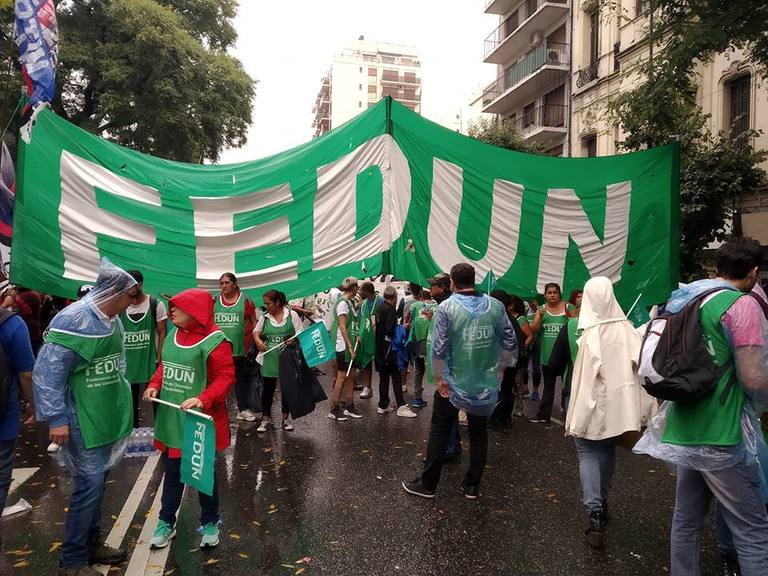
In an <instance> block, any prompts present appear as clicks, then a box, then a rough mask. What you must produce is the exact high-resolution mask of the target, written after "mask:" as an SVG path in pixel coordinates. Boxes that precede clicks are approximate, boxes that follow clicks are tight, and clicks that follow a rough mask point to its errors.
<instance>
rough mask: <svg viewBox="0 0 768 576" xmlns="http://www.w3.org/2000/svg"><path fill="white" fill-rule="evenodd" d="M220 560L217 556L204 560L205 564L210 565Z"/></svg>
mask: <svg viewBox="0 0 768 576" xmlns="http://www.w3.org/2000/svg"><path fill="white" fill-rule="evenodd" d="M219 562H221V560H218V559H217V558H208V560H206V561H205V565H206V566H210V565H211V564H218V563H219Z"/></svg>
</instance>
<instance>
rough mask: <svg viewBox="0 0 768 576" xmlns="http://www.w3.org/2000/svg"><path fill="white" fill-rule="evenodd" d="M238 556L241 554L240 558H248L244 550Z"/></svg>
mask: <svg viewBox="0 0 768 576" xmlns="http://www.w3.org/2000/svg"><path fill="white" fill-rule="evenodd" d="M238 556H240V558H248V554H243V553H242V552H240V553H239V554H238Z"/></svg>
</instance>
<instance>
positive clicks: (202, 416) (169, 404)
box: [150, 398, 213, 420]
mask: <svg viewBox="0 0 768 576" xmlns="http://www.w3.org/2000/svg"><path fill="white" fill-rule="evenodd" d="M150 400H152V402H157V403H158V404H165V405H166V406H170V407H171V408H176V410H181V411H182V412H189V413H190V414H194V415H195V416H199V417H200V418H205V419H206V420H213V416H209V415H208V414H203V413H202V412H198V411H197V410H185V409H184V408H182V407H181V405H179V404H174V403H173V402H168V401H167V400H160V398H150Z"/></svg>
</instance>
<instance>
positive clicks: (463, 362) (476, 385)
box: [402, 263, 517, 500]
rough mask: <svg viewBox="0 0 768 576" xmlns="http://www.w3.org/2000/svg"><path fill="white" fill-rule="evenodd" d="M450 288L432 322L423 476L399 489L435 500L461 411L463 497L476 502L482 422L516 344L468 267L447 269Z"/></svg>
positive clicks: (498, 307) (483, 448)
mask: <svg viewBox="0 0 768 576" xmlns="http://www.w3.org/2000/svg"><path fill="white" fill-rule="evenodd" d="M451 288H452V290H453V291H454V294H453V296H451V297H450V298H449V299H448V300H447V301H445V302H443V303H442V304H440V306H439V307H438V309H437V311H436V312H435V316H434V320H433V322H434V325H433V336H432V351H431V355H432V362H433V368H434V374H435V379H436V380H437V390H436V391H435V397H434V403H433V405H432V421H431V424H430V431H429V442H428V444H427V459H426V462H425V464H424V470H423V471H422V473H421V476H420V477H418V478H415V479H414V480H411V481H409V482H403V483H402V486H403V489H404V490H405V491H406V492H407V493H409V494H412V495H414V496H420V497H422V498H434V496H435V489H436V488H437V484H438V482H439V481H440V472H441V470H442V466H443V460H444V457H445V447H446V444H447V443H448V436H449V434H450V430H451V426H452V425H453V423H454V422H455V420H456V417H457V414H458V411H459V410H464V411H466V413H467V418H468V421H469V443H470V444H469V448H470V455H469V469H468V470H467V473H466V475H465V477H464V481H463V482H462V484H461V491H462V493H463V494H464V496H465V497H466V498H467V499H470V500H475V499H477V498H478V496H479V488H480V480H481V478H482V474H483V469H484V468H485V462H486V458H487V451H488V435H487V429H486V420H487V417H488V416H489V415H490V414H491V413H492V412H493V409H494V407H495V405H496V400H497V398H498V388H499V382H500V380H501V372H502V370H503V368H502V367H503V366H506V365H508V363H509V362H510V360H511V359H512V357H513V356H514V353H515V351H516V350H517V341H516V338H515V331H514V329H513V327H512V325H511V324H510V322H509V318H508V317H507V313H506V311H505V310H504V307H503V305H502V304H501V303H500V302H499V301H498V300H495V299H493V298H491V297H489V296H487V295H485V294H480V293H479V292H477V291H476V290H475V269H474V268H473V267H472V266H471V265H469V264H465V263H461V264H456V265H454V266H453V267H452V268H451Z"/></svg>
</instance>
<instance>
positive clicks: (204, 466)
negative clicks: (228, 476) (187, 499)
mask: <svg viewBox="0 0 768 576" xmlns="http://www.w3.org/2000/svg"><path fill="white" fill-rule="evenodd" d="M215 461H216V427H215V426H214V423H213V420H209V419H207V418H201V417H200V416H197V415H196V414H192V413H191V412H185V417H184V437H183V439H182V442H181V481H182V482H183V483H184V484H188V485H189V486H192V487H193V488H195V489H197V491H198V492H202V493H203V494H207V495H208V496H212V495H213V465H214V462H215Z"/></svg>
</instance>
